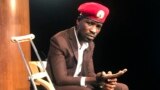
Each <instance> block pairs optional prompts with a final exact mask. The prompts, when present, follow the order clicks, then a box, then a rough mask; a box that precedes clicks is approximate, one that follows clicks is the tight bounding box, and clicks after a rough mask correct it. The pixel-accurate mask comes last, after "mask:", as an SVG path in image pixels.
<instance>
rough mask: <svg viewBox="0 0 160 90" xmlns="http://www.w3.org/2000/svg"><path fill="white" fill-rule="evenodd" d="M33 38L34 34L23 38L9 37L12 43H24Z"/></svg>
mask: <svg viewBox="0 0 160 90" xmlns="http://www.w3.org/2000/svg"><path fill="white" fill-rule="evenodd" d="M34 38H35V35H34V34H28V35H24V36H13V37H11V40H12V42H24V41H30V40H32V39H34Z"/></svg>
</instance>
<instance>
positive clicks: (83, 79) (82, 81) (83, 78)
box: [80, 77, 86, 87]
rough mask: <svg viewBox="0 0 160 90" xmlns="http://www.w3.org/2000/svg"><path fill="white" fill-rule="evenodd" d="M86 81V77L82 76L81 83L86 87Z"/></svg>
mask: <svg viewBox="0 0 160 90" xmlns="http://www.w3.org/2000/svg"><path fill="white" fill-rule="evenodd" d="M85 81H86V77H81V80H80V85H81V86H83V87H86V84H85Z"/></svg>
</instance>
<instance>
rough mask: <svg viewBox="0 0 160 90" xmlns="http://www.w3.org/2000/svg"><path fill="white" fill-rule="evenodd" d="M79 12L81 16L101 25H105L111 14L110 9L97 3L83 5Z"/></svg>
mask: <svg viewBox="0 0 160 90" xmlns="http://www.w3.org/2000/svg"><path fill="white" fill-rule="evenodd" d="M78 11H79V12H80V14H82V15H86V16H87V17H88V18H90V19H92V20H95V21H97V22H100V23H104V22H105V20H106V18H107V16H108V14H109V9H108V8H107V7H106V6H104V5H102V4H99V3H95V2H87V3H83V4H81V5H80V6H79V8H78Z"/></svg>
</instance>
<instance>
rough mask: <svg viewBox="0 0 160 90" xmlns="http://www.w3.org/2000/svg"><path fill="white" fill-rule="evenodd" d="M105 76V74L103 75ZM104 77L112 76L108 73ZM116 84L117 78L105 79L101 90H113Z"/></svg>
mask: <svg viewBox="0 0 160 90" xmlns="http://www.w3.org/2000/svg"><path fill="white" fill-rule="evenodd" d="M103 74H106V73H103ZM106 75H112V72H111V71H109V72H108V73H107V74H106ZM116 84H117V78H111V79H107V81H106V82H104V85H103V86H102V89H103V90H114V88H115V87H116Z"/></svg>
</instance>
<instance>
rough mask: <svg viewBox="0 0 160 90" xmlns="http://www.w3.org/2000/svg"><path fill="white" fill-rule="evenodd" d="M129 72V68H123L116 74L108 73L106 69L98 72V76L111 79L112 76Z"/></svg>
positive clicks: (116, 76) (115, 76)
mask: <svg viewBox="0 0 160 90" xmlns="http://www.w3.org/2000/svg"><path fill="white" fill-rule="evenodd" d="M125 72H127V69H123V70H120V71H118V72H117V73H115V74H106V73H105V72H104V71H102V72H99V73H97V78H102V79H103V80H107V79H111V78H118V77H120V76H121V75H123V74H124V73H125Z"/></svg>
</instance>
